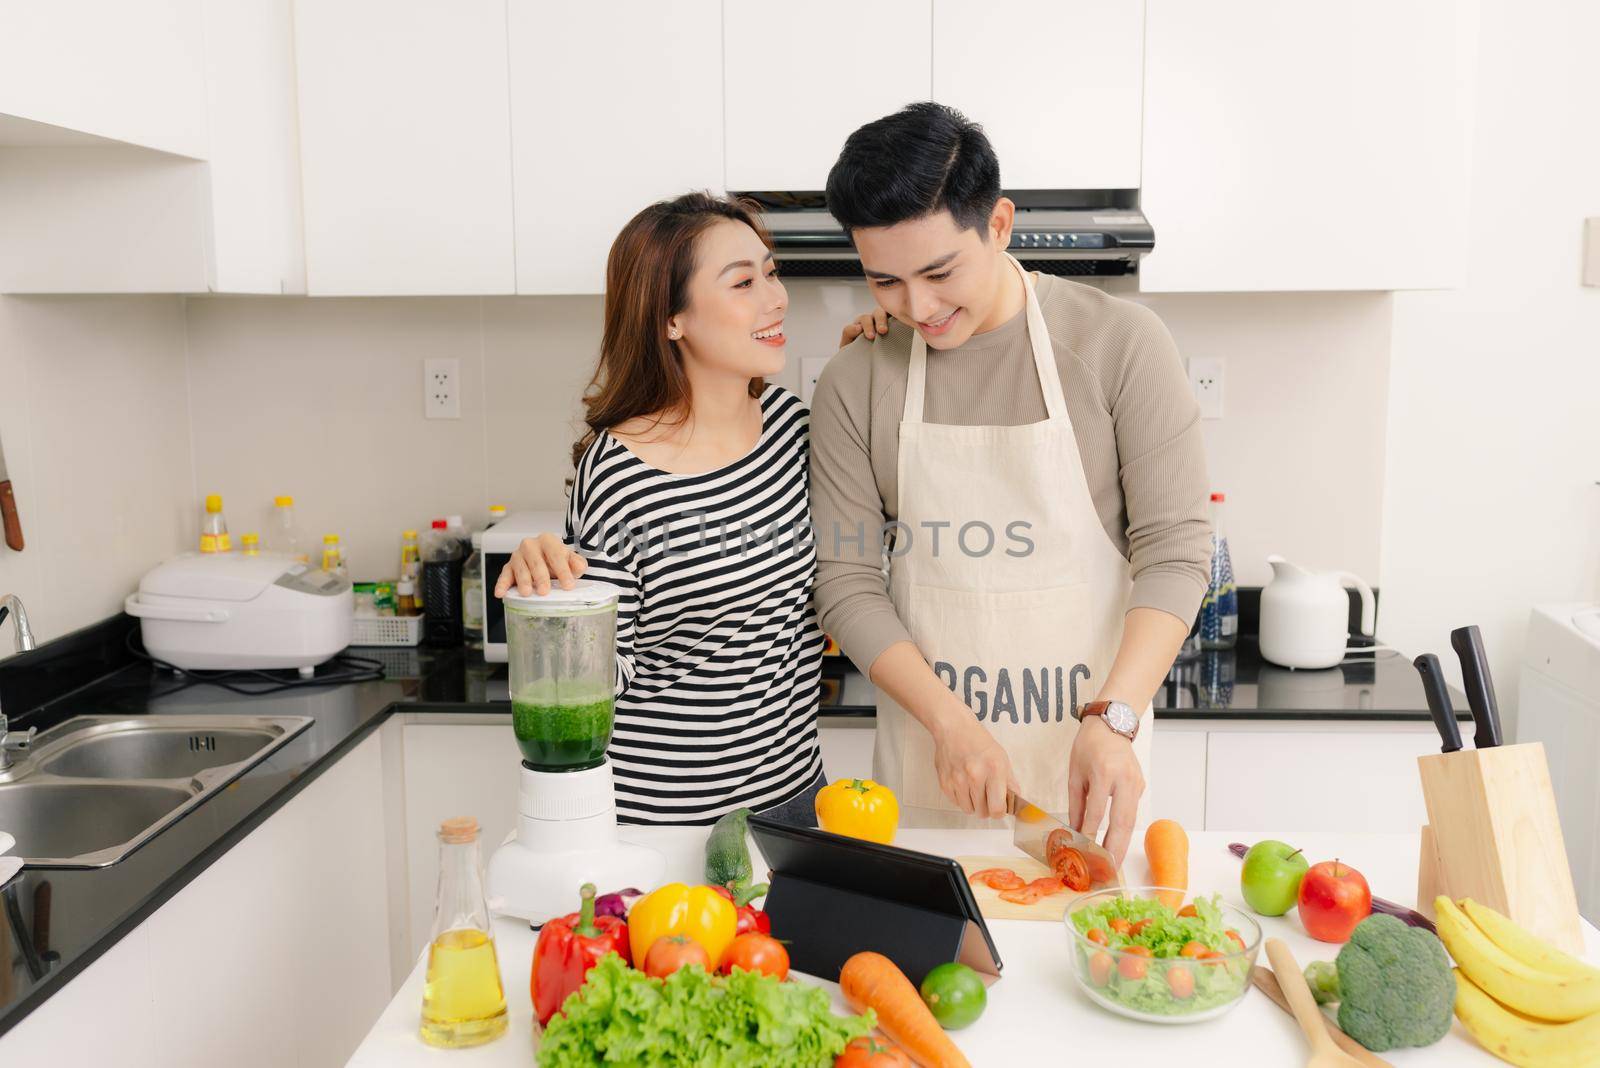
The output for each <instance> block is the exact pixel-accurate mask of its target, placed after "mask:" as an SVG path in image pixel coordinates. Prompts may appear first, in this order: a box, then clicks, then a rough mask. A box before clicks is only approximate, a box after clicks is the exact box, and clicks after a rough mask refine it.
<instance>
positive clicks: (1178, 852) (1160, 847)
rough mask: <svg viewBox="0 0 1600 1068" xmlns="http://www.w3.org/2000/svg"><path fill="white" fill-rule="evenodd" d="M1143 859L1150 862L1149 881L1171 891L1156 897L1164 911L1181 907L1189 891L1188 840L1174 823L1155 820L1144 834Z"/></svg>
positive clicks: (1172, 821)
mask: <svg viewBox="0 0 1600 1068" xmlns="http://www.w3.org/2000/svg"><path fill="white" fill-rule="evenodd" d="M1144 857H1145V859H1146V860H1148V861H1149V862H1150V881H1151V882H1152V883H1154V884H1155V885H1156V886H1165V887H1170V888H1171V891H1172V892H1171V893H1163V894H1160V895H1158V896H1159V897H1160V898H1161V900H1162V902H1163V903H1164V904H1166V906H1167V907H1168V908H1174V909H1175V908H1177V907H1178V906H1179V905H1181V904H1183V892H1184V891H1185V890H1187V889H1189V836H1188V835H1187V834H1184V833H1183V828H1182V827H1180V826H1179V825H1178V823H1177V821H1175V820H1156V821H1155V822H1154V823H1152V824H1151V825H1150V828H1149V829H1148V830H1147V831H1145V832H1144Z"/></svg>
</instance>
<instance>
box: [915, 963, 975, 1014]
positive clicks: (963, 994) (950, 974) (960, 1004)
mask: <svg viewBox="0 0 1600 1068" xmlns="http://www.w3.org/2000/svg"><path fill="white" fill-rule="evenodd" d="M919 993H921V994H922V1000H923V1003H924V1004H926V1005H927V1006H928V1011H930V1012H932V1013H933V1018H934V1019H935V1020H938V1021H939V1026H940V1027H942V1028H944V1029H945V1030H946V1031H959V1030H960V1029H961V1028H963V1027H966V1026H967V1025H968V1024H971V1023H974V1022H976V1020H977V1019H978V1017H980V1016H982V1015H983V1010H984V1008H985V1006H987V1005H988V1004H989V992H988V991H987V990H986V989H984V985H983V980H982V979H980V978H978V973H977V972H975V971H973V970H972V969H971V968H969V967H967V966H966V965H965V964H959V963H956V962H955V961H950V962H948V963H945V964H941V965H939V966H938V967H937V968H935V969H933V971H931V972H929V973H928V975H927V978H925V979H923V980H922V987H921V989H920V990H919Z"/></svg>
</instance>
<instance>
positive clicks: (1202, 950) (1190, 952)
mask: <svg viewBox="0 0 1600 1068" xmlns="http://www.w3.org/2000/svg"><path fill="white" fill-rule="evenodd" d="M1210 952H1211V947H1210V946H1208V945H1206V944H1205V943H1204V942H1193V941H1190V942H1185V943H1184V944H1183V949H1181V950H1179V952H1178V955H1179V956H1182V957H1203V956H1205V955H1206V954H1207V953H1210Z"/></svg>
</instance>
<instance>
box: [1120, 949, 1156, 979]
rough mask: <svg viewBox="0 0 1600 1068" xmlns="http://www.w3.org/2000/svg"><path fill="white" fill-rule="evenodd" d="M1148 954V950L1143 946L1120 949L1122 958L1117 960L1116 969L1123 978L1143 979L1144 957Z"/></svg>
mask: <svg viewBox="0 0 1600 1068" xmlns="http://www.w3.org/2000/svg"><path fill="white" fill-rule="evenodd" d="M1149 956H1150V950H1149V949H1147V948H1146V947H1144V946H1128V947H1127V948H1126V949H1124V950H1123V951H1122V959H1121V960H1119V961H1117V971H1119V972H1121V973H1122V977H1123V978H1124V979H1143V978H1144V973H1145V963H1144V962H1145V958H1147V957H1149Z"/></svg>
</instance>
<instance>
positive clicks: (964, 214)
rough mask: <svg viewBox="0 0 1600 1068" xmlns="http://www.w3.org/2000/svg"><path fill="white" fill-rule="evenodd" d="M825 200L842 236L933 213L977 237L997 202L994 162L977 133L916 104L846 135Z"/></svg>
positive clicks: (936, 107)
mask: <svg viewBox="0 0 1600 1068" xmlns="http://www.w3.org/2000/svg"><path fill="white" fill-rule="evenodd" d="M827 197H828V211H829V212H831V213H832V214H833V217H834V218H835V219H837V220H839V223H840V225H841V226H843V227H844V229H845V233H847V234H848V233H850V232H851V231H853V230H857V229H859V228H861V227H865V226H893V225H895V224H896V223H902V222H906V221H907V220H909V219H920V218H922V217H923V216H925V215H931V214H933V213H934V212H936V211H939V210H940V209H945V210H948V211H949V212H950V214H951V216H952V217H953V218H954V219H955V221H956V225H957V226H959V227H960V228H961V229H963V230H968V229H980V230H981V228H982V227H983V225H984V224H985V223H986V222H988V220H989V214H990V212H992V211H993V210H994V205H995V201H997V200H999V199H1000V161H999V160H998V159H997V158H996V157H995V154H994V146H993V145H991V144H989V138H988V137H986V136H984V132H983V127H981V126H979V125H978V124H977V123H975V122H973V121H972V120H971V119H968V118H967V117H966V116H965V115H963V114H961V112H959V111H957V110H956V109H955V108H952V107H948V106H946V105H944V104H935V103H934V102H932V101H923V102H921V103H917V104H909V105H907V106H906V107H904V108H902V109H900V110H899V111H897V112H895V113H894V114H893V115H886V116H884V117H883V118H881V119H878V120H876V121H874V122H869V123H867V124H866V125H865V126H863V127H861V128H860V129H859V130H857V131H856V132H855V133H853V134H851V135H850V136H849V138H848V139H847V140H846V141H845V143H844V149H843V150H842V151H841V152H840V153H839V159H838V160H837V161H836V162H835V163H834V165H833V169H832V170H831V171H829V172H828V189H827Z"/></svg>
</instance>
